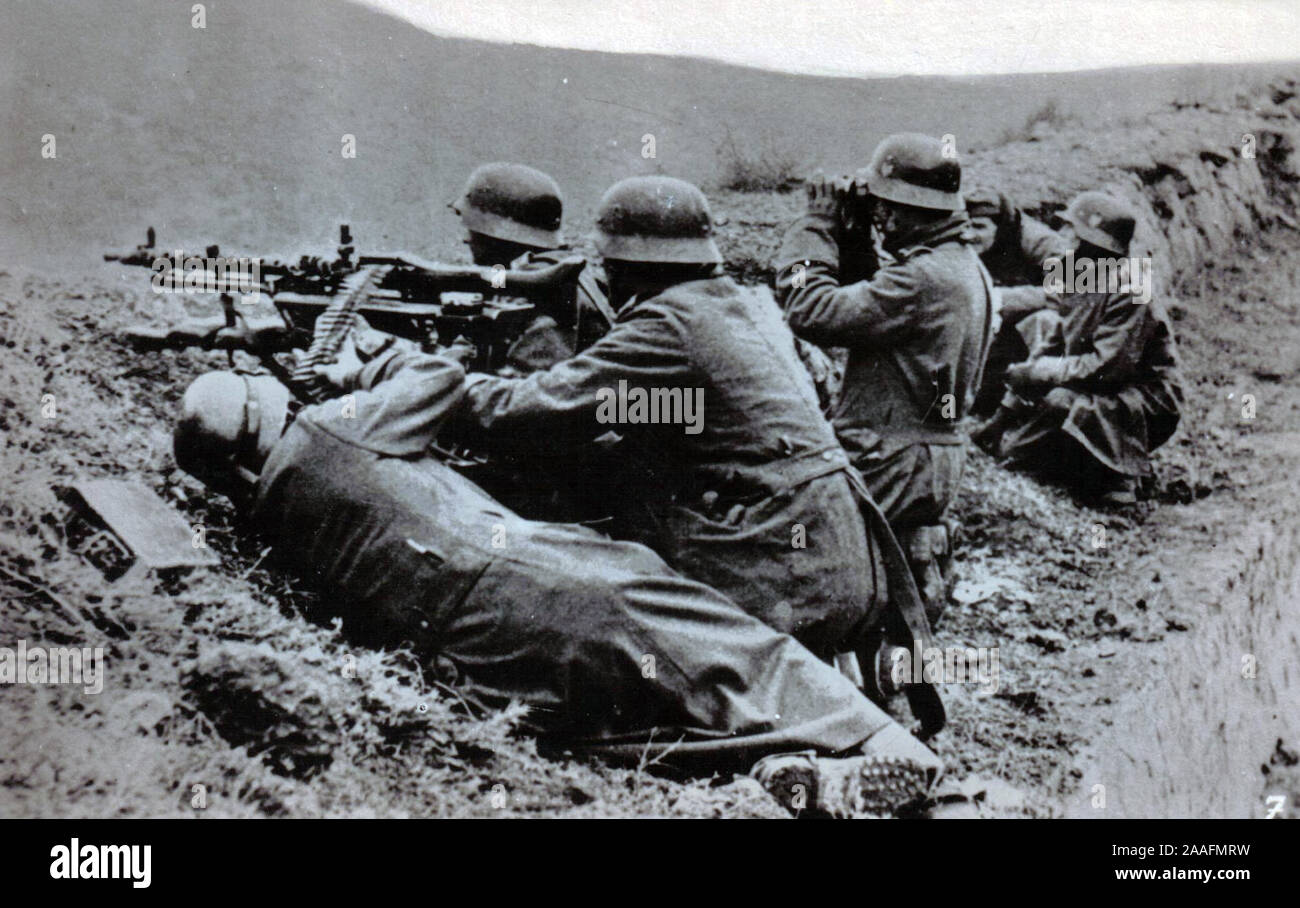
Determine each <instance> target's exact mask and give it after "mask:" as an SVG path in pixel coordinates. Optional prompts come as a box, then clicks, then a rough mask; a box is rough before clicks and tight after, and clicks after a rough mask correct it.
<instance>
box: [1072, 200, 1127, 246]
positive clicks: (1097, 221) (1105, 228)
mask: <svg viewBox="0 0 1300 908" xmlns="http://www.w3.org/2000/svg"><path fill="white" fill-rule="evenodd" d="M1061 219H1062V220H1063V221H1065V222H1066V223H1067V224H1069V225H1070V226H1071V227H1073V228H1074V234H1075V236H1077V237H1079V239H1082V240H1087V241H1088V242H1089V243H1092V244H1093V245H1094V246H1100V247H1101V248H1102V249H1105V250H1106V251H1107V252H1113V253H1115V254H1116V255H1128V246H1129V243H1130V242H1132V240H1133V231H1134V230H1135V229H1136V227H1137V217H1136V216H1135V215H1134V214H1133V209H1131V208H1130V207H1129V206H1128V205H1126V204H1125V203H1123V202H1121V201H1120V200H1119V199H1117V198H1115V197H1114V196H1110V195H1107V194H1106V193H1104V192H1084V193H1080V194H1079V195H1078V196H1075V199H1074V201H1073V202H1071V203H1070V205H1069V207H1068V208H1066V209H1065V213H1064V214H1062V215H1061Z"/></svg>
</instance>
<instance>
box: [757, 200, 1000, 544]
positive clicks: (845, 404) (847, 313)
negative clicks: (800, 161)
mask: <svg viewBox="0 0 1300 908" xmlns="http://www.w3.org/2000/svg"><path fill="white" fill-rule="evenodd" d="M965 226H966V221H965V218H964V216H960V215H954V216H953V217H951V218H947V219H944V220H943V221H941V222H940V223H938V224H936V225H933V226H931V227H929V228H927V229H924V230H921V231H917V232H916V233H915V234H914V235H913V236H911V237H909V238H908V241H907V242H906V243H905V244H903V245H902V247H901V248H900V250H899V252H898V255H897V257H896V260H895V261H894V262H893V263H890V264H887V265H885V266H884V267H882V268H880V269H879V270H878V271H877V272H876V273H875V274H874V276H872V277H871V278H870V279H869V280H862V281H858V282H855V283H852V284H848V285H841V283H840V277H839V262H840V249H839V246H838V244H837V242H836V240H835V234H834V230H835V225H834V221H833V219H832V218H831V217H829V216H827V215H821V214H808V215H806V216H804V217H803V218H801V219H800V220H798V221H796V222H795V223H794V225H792V226H791V227H790V229H789V230H788V231H787V233H786V235H785V239H784V241H783V243H782V246H781V251H780V253H779V255H778V259H777V262H776V266H777V293H778V298H779V299H780V300H781V302H782V305H783V308H784V309H785V312H786V318H787V319H788V320H789V323H790V326H791V328H793V329H794V331H795V332H796V333H797V334H798V335H799V336H800V337H803V338H805V339H806V340H808V341H811V342H812V343H815V344H818V345H820V346H824V347H846V348H848V350H849V360H848V365H847V367H846V370H845V374H844V385H843V390H842V392H841V395H840V399H839V402H838V403H837V405H836V408H835V411H834V417H833V420H832V422H833V424H834V427H835V433H836V435H837V436H838V437H839V439H840V442H841V443H842V444H843V445H844V448H845V450H846V451H847V452H848V453H849V456H850V457H851V458H852V459H853V463H854V465H855V466H857V467H858V469H859V470H861V471H862V474H863V476H864V477H865V478H866V480H867V484H868V486H869V487H870V488H871V493H872V496H873V497H874V498H875V500H876V501H877V502H878V503H879V505H880V507H881V508H882V509H883V510H884V512H885V515H886V516H887V517H888V518H889V520H890V522H891V523H892V524H894V525H895V526H904V525H915V524H927V523H934V522H936V521H937V520H938V519H939V518H940V517H941V516H942V514H943V512H944V511H945V510H946V509H947V507H948V506H949V504H950V503H951V502H952V499H953V498H954V496H955V495H956V492H957V485H958V481H959V479H960V476H961V470H962V466H963V463H964V451H963V448H962V445H963V443H964V440H965V438H964V436H963V435H962V434H961V433H960V432H959V431H958V428H957V421H958V420H959V419H961V417H962V416H964V415H965V413H966V411H967V408H968V407H969V405H970V402H971V398H972V395H973V393H974V390H975V388H976V387H978V384H979V380H980V373H981V370H982V368H983V363H984V356H985V353H986V350H987V347H988V336H989V328H990V319H991V311H992V299H991V291H990V284H989V281H988V275H987V272H985V270H984V266H983V265H982V264H981V263H980V261H979V258H978V256H977V255H976V254H975V252H974V250H973V248H972V247H971V246H970V245H969V244H968V243H967V242H966V240H965V233H964V231H965ZM796 266H800V268H799V269H798V270H796Z"/></svg>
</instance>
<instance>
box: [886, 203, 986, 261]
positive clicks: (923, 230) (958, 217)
mask: <svg viewBox="0 0 1300 908" xmlns="http://www.w3.org/2000/svg"><path fill="white" fill-rule="evenodd" d="M969 223H970V221H969V219H968V218H967V217H966V212H964V211H955V212H953V213H952V215H951V216H950V217H946V218H944V219H943V220H942V221H938V222H936V223H934V224H929V225H926V226H925V227H920V228H918V229H916V230H914V231H912V232H911V233H910V234H908V235H906V236H904V237H903V238H902V240H903V241H902V243H900V244H899V247H898V254H897V256H896V258H897V259H898V260H899V261H903V260H905V259H909V258H911V257H912V256H914V255H916V253H918V252H921V251H922V250H925V249H933V248H934V247H935V246H938V245H941V244H943V243H969V242H970V235H969V233H967V230H966V228H967V226H968V225H969Z"/></svg>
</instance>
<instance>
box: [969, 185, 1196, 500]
mask: <svg viewBox="0 0 1300 908" xmlns="http://www.w3.org/2000/svg"><path fill="white" fill-rule="evenodd" d="M1063 217H1064V219H1065V221H1066V227H1065V229H1064V230H1063V233H1064V234H1065V237H1066V239H1067V241H1068V242H1069V243H1070V245H1072V246H1073V247H1074V256H1073V261H1074V263H1075V272H1076V273H1078V271H1079V267H1078V266H1079V263H1085V264H1091V266H1092V269H1091V270H1092V273H1093V274H1094V275H1097V274H1103V273H1105V274H1116V275H1117V276H1118V280H1117V281H1116V284H1115V286H1113V287H1100V286H1096V287H1086V288H1081V289H1080V290H1079V291H1078V292H1071V293H1064V294H1061V296H1062V307H1061V308H1062V312H1061V314H1060V315H1059V316H1056V315H1055V314H1054V313H1053V314H1052V317H1051V318H1050V320H1046V321H1045V320H1044V319H1042V318H1041V317H1040V318H1039V319H1038V321H1037V322H1036V324H1035V326H1034V328H1035V335H1036V336H1034V337H1032V338H1030V339H1031V341H1032V343H1031V349H1030V354H1029V359H1028V360H1027V361H1025V362H1023V363H1018V364H1016V365H1013V366H1011V367H1010V368H1009V369H1008V370H1007V385H1008V391H1007V394H1006V396H1005V397H1004V398H1003V400H1002V404H1001V406H1000V407H999V409H998V412H997V413H995V414H994V417H993V420H992V422H993V425H994V426H995V427H996V428H995V431H993V432H991V433H990V434H989V444H990V446H991V447H992V449H993V451H994V453H996V454H997V455H1000V456H1001V457H1003V458H1005V459H1006V460H1007V461H1008V463H1009V464H1010V465H1013V466H1015V465H1020V466H1026V467H1034V468H1038V469H1040V470H1043V471H1046V472H1049V473H1053V474H1056V475H1057V476H1059V477H1060V478H1063V479H1066V480H1068V481H1072V482H1074V483H1076V484H1078V485H1081V486H1082V487H1083V488H1084V489H1085V490H1087V491H1088V492H1090V493H1093V494H1095V495H1097V496H1098V497H1099V498H1100V499H1101V500H1102V501H1103V502H1104V503H1108V504H1128V503H1131V502H1133V501H1134V500H1135V499H1136V491H1137V486H1138V481H1139V480H1142V479H1146V478H1149V477H1151V475H1152V469H1151V457H1150V455H1151V452H1152V451H1154V450H1155V449H1156V448H1158V447H1159V446H1160V445H1162V444H1164V443H1165V442H1166V441H1168V440H1169V438H1170V436H1172V435H1173V433H1174V430H1175V429H1176V428H1177V426H1178V420H1179V412H1180V409H1181V406H1182V400H1183V395H1182V389H1181V387H1180V386H1179V384H1178V380H1177V377H1176V356H1175V350H1174V337H1173V329H1172V327H1171V326H1170V324H1169V319H1168V316H1167V315H1166V314H1165V310H1164V306H1163V304H1162V303H1161V302H1160V301H1159V300H1158V299H1152V300H1149V301H1144V300H1142V299H1139V298H1137V297H1135V296H1134V293H1133V292H1132V286H1131V283H1130V280H1129V278H1130V274H1129V268H1130V267H1131V265H1132V261H1133V260H1131V259H1129V257H1128V255H1129V246H1130V243H1131V241H1132V239H1133V231H1134V228H1135V226H1136V218H1135V216H1134V214H1133V212H1132V211H1131V210H1130V209H1129V208H1128V207H1127V206H1126V205H1124V204H1123V203H1122V202H1120V201H1118V200H1117V199H1114V198H1112V197H1111V196H1108V195H1106V194H1104V193H1101V192H1085V193H1083V194H1082V195H1080V196H1078V197H1077V198H1076V199H1075V200H1074V201H1073V202H1071V203H1070V206H1069V208H1068V209H1067V210H1066V213H1065V215H1064V216H1063ZM1103 263H1104V264H1106V265H1107V267H1104V268H1103V267H1099V266H1101V265H1103ZM1112 266H1113V267H1112Z"/></svg>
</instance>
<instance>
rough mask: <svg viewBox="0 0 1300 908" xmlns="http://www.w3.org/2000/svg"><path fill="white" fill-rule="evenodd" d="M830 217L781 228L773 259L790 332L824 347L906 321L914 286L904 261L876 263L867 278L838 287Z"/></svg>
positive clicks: (879, 334) (864, 339) (882, 334)
mask: <svg viewBox="0 0 1300 908" xmlns="http://www.w3.org/2000/svg"><path fill="white" fill-rule="evenodd" d="M833 230H834V222H833V220H832V219H831V218H829V217H827V216H825V215H816V214H808V215H805V216H804V217H802V218H800V219H799V220H798V221H796V222H795V224H794V225H793V226H792V227H791V228H790V229H789V230H788V231H787V232H786V235H785V240H784V241H783V242H782V244H781V251H780V253H779V254H778V258H777V261H776V266H777V277H776V293H777V299H778V301H779V302H780V303H781V307H782V308H783V309H784V310H785V314H786V320H787V321H789V323H790V328H791V329H792V330H793V331H794V333H795V334H797V335H799V336H800V337H802V338H804V339H805V340H808V341H811V342H812V343H814V344H819V345H821V346H824V347H850V346H863V345H867V344H871V343H873V342H879V341H882V340H885V339H887V338H889V337H891V336H894V335H895V334H896V333H897V332H898V331H899V330H900V329H903V328H905V327H906V326H907V324H908V317H907V312H906V310H907V306H908V303H909V302H910V301H911V300H912V299H913V298H914V297H915V295H916V292H917V288H916V281H915V277H914V275H913V272H912V269H910V268H909V267H908V266H907V265H906V264H902V265H889V266H886V267H884V268H881V269H880V270H879V271H877V272H876V273H875V275H874V276H873V277H872V279H871V280H869V281H859V282H857V283H855V284H849V285H847V286H841V284H840V280H839V264H840V263H839V247H838V246H837V245H836V243H835V240H834V233H833Z"/></svg>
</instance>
